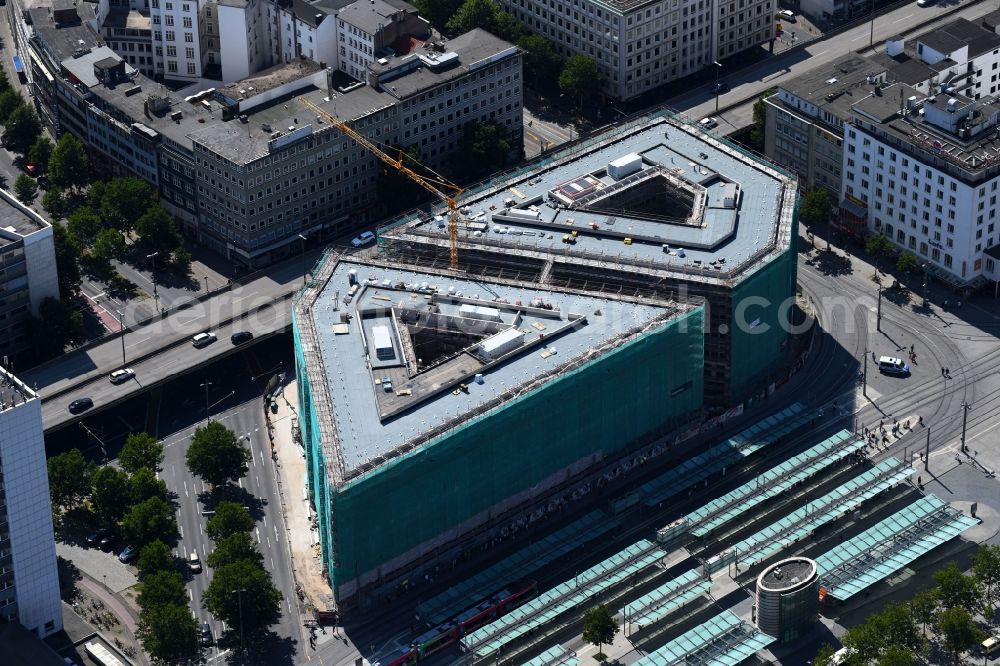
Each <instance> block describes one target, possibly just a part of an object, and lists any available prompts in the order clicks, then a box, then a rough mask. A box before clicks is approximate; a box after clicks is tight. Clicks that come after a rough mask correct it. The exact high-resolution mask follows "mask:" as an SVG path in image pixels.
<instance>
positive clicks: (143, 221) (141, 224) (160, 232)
mask: <svg viewBox="0 0 1000 666" xmlns="http://www.w3.org/2000/svg"><path fill="white" fill-rule="evenodd" d="M135 231H136V233H138V234H139V242H140V243H142V246H143V247H144V248H146V249H147V250H149V251H150V252H160V253H161V254H163V256H166V255H168V254H170V253H171V252H173V251H174V250H175V249H177V247H178V246H179V245H180V244H181V235H180V234H179V233H178V232H177V225H175V224H174V218H172V217H170V213H168V212H167V211H165V210H164V209H163V207H162V206H160V205H159V204H155V205H153V206H151V207H150V208H149V210H147V211H146V212H145V213H143V215H142V216H141V217H140V218H139V219H138V220H137V221H136V223H135Z"/></svg>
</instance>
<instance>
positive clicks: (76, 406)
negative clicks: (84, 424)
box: [69, 398, 94, 414]
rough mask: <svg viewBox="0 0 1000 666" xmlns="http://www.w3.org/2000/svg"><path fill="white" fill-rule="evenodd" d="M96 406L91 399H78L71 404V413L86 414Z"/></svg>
mask: <svg viewBox="0 0 1000 666" xmlns="http://www.w3.org/2000/svg"><path fill="white" fill-rule="evenodd" d="M93 406H94V401H93V400H91V399H90V398H77V399H76V400H74V401H73V402H71V403H69V413H70V414H79V413H80V412H85V411H87V410H88V409H90V408H91V407H93Z"/></svg>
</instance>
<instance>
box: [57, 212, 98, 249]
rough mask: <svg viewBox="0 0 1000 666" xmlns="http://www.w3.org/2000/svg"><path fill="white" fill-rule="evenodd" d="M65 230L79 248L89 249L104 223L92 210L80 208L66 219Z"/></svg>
mask: <svg viewBox="0 0 1000 666" xmlns="http://www.w3.org/2000/svg"><path fill="white" fill-rule="evenodd" d="M66 229H67V230H68V231H69V234H70V235H71V236H72V237H73V239H74V240H75V241H76V242H77V244H79V245H80V247H89V246H90V245H91V244H92V243H93V242H94V240H96V239H97V234H99V233H101V231H102V230H103V229H104V223H103V222H102V221H101V217H100V216H99V215H98V214H97V213H95V212H94V210H93V209H92V208H90V207H89V206H80V207H79V208H77V209H76V210H74V211H73V212H72V213H70V215H69V217H68V218H66Z"/></svg>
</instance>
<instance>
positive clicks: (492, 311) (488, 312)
mask: <svg viewBox="0 0 1000 666" xmlns="http://www.w3.org/2000/svg"><path fill="white" fill-rule="evenodd" d="M458 314H459V316H461V317H466V318H468V319H482V320H483V321H500V310H498V309H496V308H488V307H486V306H483V305H472V304H471V303H466V304H465V305H463V306H462V307H461V308H459V310H458Z"/></svg>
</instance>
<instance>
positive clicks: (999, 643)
mask: <svg viewBox="0 0 1000 666" xmlns="http://www.w3.org/2000/svg"><path fill="white" fill-rule="evenodd" d="M982 645H983V654H985V655H991V654H993V653H994V652H996V651H997V650H1000V640H997V637H996V636H990V637H989V638H987V639H986V640H985V641H983V644H982Z"/></svg>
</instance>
